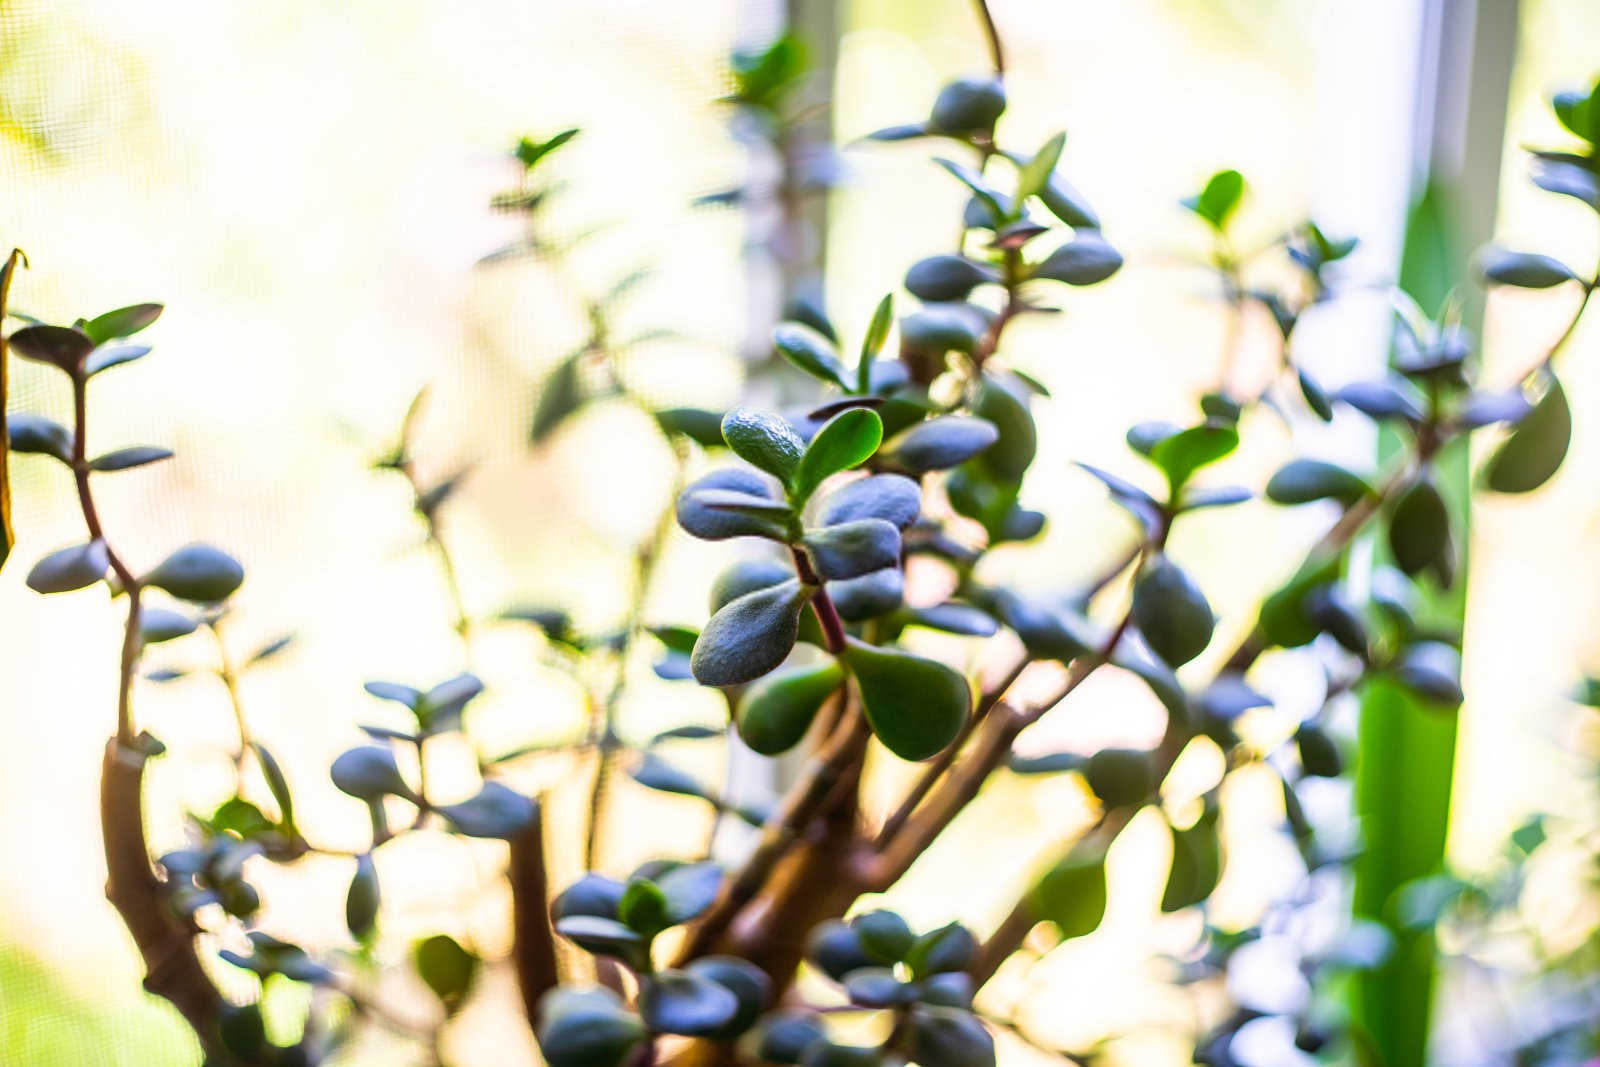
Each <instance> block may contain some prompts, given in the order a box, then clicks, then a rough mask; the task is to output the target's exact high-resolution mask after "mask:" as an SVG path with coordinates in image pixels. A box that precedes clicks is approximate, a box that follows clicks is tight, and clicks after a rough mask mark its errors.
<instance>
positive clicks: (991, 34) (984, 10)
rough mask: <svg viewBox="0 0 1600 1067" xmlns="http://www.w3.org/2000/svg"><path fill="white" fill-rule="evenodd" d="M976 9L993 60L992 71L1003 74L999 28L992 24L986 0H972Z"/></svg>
mask: <svg viewBox="0 0 1600 1067" xmlns="http://www.w3.org/2000/svg"><path fill="white" fill-rule="evenodd" d="M973 2H974V5H975V6H976V7H977V9H978V21H979V22H981V23H983V33H984V37H985V38H986V39H987V40H988V42H989V56H990V58H991V59H992V60H993V62H994V72H995V74H996V75H998V76H1002V77H1003V76H1004V75H1005V72H1006V53H1005V49H1004V48H1002V47H1001V44H1000V30H999V28H998V27H996V26H995V24H994V15H993V13H991V12H990V11H989V4H988V0H973Z"/></svg>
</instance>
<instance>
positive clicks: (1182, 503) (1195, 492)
mask: <svg viewBox="0 0 1600 1067" xmlns="http://www.w3.org/2000/svg"><path fill="white" fill-rule="evenodd" d="M1254 496H1255V494H1254V493H1252V492H1251V491H1250V490H1248V489H1246V488H1245V487H1244V486H1242V485H1212V486H1198V485H1189V486H1185V487H1184V490H1183V492H1182V494H1180V495H1179V497H1178V510H1179V511H1195V510H1197V509H1199V508H1225V507H1231V506H1232V505H1234V504H1243V503H1244V502H1245V501H1246V500H1250V499H1251V498H1253V497H1254Z"/></svg>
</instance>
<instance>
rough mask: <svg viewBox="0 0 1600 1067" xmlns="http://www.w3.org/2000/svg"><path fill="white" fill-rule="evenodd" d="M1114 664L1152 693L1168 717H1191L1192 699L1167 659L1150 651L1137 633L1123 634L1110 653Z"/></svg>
mask: <svg viewBox="0 0 1600 1067" xmlns="http://www.w3.org/2000/svg"><path fill="white" fill-rule="evenodd" d="M1111 663H1112V664H1113V665H1114V666H1117V667H1121V668H1122V669H1123V670H1125V671H1127V672H1128V673H1130V674H1132V675H1134V676H1136V677H1137V678H1138V679H1139V680H1140V681H1142V682H1143V683H1144V684H1145V685H1147V686H1149V687H1150V692H1151V693H1153V694H1154V695H1155V698H1156V699H1157V700H1159V701H1161V706H1162V707H1164V708H1166V709H1167V714H1168V715H1170V716H1172V717H1173V718H1176V719H1180V720H1181V719H1184V718H1186V717H1187V716H1188V714H1189V697H1188V694H1186V693H1185V692H1184V691H1183V686H1182V684H1181V683H1179V681H1178V676H1177V675H1176V674H1174V673H1173V670H1172V668H1171V667H1169V666H1168V665H1167V663H1166V661H1165V660H1163V659H1162V658H1161V657H1160V656H1157V655H1156V654H1155V653H1154V652H1152V651H1150V647H1149V645H1147V644H1146V643H1145V642H1144V640H1143V639H1142V638H1141V637H1140V636H1139V635H1138V634H1136V633H1130V634H1124V635H1123V638H1122V640H1121V641H1119V642H1117V647H1116V649H1115V650H1114V651H1113V652H1112V653H1111Z"/></svg>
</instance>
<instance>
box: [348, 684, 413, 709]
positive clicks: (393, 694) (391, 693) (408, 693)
mask: <svg viewBox="0 0 1600 1067" xmlns="http://www.w3.org/2000/svg"><path fill="white" fill-rule="evenodd" d="M361 688H363V689H365V690H366V691H367V692H368V693H370V694H371V695H372V696H375V697H377V698H378V699H379V700H392V701H394V702H395V703H396V704H404V705H405V706H406V707H408V708H410V709H411V710H413V711H415V710H416V707H417V702H418V701H420V700H421V699H422V692H421V690H418V689H413V688H412V687H411V686H409V685H401V684H400V683H399V682H367V683H366V684H365V685H363V686H362V687H361Z"/></svg>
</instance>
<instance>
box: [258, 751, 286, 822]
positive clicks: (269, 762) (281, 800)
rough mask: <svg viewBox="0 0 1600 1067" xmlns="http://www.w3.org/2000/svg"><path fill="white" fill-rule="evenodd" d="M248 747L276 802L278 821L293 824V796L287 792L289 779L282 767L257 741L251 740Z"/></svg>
mask: <svg viewBox="0 0 1600 1067" xmlns="http://www.w3.org/2000/svg"><path fill="white" fill-rule="evenodd" d="M250 748H251V750H252V751H253V752H255V754H256V762H257V763H259V764H260V765H261V777H262V778H264V779H266V782H267V791H268V792H270V793H271V794H272V799H273V800H274V801H276V802H277V805H278V821H279V822H280V823H282V824H284V825H285V826H293V825H294V798H293V797H292V796H291V795H290V793H289V780H288V779H287V778H285V777H284V775H283V768H282V767H279V766H278V761H277V759H276V758H275V757H274V756H273V755H272V753H271V752H269V751H268V750H267V747H266V746H265V745H263V744H261V743H260V742H259V741H252V742H251V743H250Z"/></svg>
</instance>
